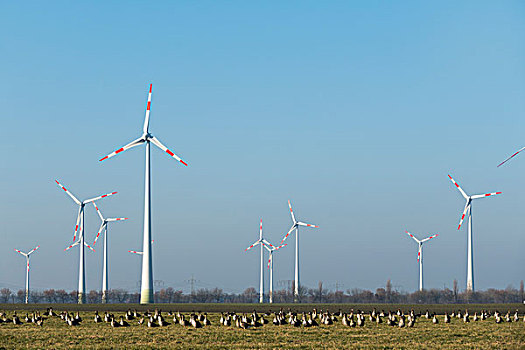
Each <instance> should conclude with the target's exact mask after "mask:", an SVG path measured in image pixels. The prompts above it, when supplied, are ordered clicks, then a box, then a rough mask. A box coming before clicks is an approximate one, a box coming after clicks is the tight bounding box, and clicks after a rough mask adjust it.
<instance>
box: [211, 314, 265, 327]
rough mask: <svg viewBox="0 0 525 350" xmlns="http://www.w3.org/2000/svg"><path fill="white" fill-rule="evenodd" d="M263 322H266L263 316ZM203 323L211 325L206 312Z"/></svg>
mask: <svg viewBox="0 0 525 350" xmlns="http://www.w3.org/2000/svg"><path fill="white" fill-rule="evenodd" d="M263 320H264V321H263V323H268V321H266V320H265V319H264V318H263ZM202 322H203V323H204V325H205V326H211V322H210V320H208V314H204V320H203V321H202Z"/></svg>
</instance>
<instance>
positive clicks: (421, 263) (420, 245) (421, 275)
mask: <svg viewBox="0 0 525 350" xmlns="http://www.w3.org/2000/svg"><path fill="white" fill-rule="evenodd" d="M405 232H406V233H407V234H408V235H409V236H410V237H412V238H413V239H414V241H416V242H417V244H418V245H419V249H418V251H417V261H418V262H419V291H422V290H423V243H425V242H426V241H429V240H431V239H432V238H434V237H437V236H439V235H438V234H436V235H433V236H430V237H428V238H425V239H422V240H421V241H420V240H419V239H417V238H416V237H414V235H412V234H411V233H410V232H408V231H405Z"/></svg>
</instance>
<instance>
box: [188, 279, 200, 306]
mask: <svg viewBox="0 0 525 350" xmlns="http://www.w3.org/2000/svg"><path fill="white" fill-rule="evenodd" d="M185 282H187V283H189V284H190V288H191V289H190V290H191V302H192V303H193V302H195V282H199V281H197V280H196V279H195V277H193V274H191V278H190V279H189V280H186V281H185Z"/></svg>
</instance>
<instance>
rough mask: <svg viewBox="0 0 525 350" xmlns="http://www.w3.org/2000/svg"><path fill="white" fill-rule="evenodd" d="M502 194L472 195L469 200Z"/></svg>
mask: <svg viewBox="0 0 525 350" xmlns="http://www.w3.org/2000/svg"><path fill="white" fill-rule="evenodd" d="M501 193H502V192H492V193H485V194H476V195H473V196H472V197H471V198H472V199H478V198H485V197H490V196H494V195H496V194H501Z"/></svg>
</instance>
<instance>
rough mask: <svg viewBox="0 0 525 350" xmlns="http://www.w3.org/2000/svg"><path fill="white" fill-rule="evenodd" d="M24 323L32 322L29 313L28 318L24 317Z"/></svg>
mask: <svg viewBox="0 0 525 350" xmlns="http://www.w3.org/2000/svg"><path fill="white" fill-rule="evenodd" d="M24 321H26V323H29V322H31V319H30V318H29V315H28V314H27V313H26V317H24Z"/></svg>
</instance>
